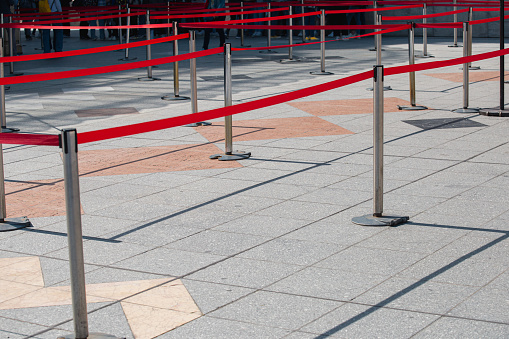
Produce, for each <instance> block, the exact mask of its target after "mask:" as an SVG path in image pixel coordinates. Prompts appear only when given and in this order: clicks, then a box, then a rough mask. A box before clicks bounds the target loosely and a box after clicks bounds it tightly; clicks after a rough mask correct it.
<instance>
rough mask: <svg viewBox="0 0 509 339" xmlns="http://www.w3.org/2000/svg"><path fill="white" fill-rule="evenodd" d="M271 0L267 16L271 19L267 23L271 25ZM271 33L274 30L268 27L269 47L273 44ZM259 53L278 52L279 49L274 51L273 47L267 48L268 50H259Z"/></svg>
mask: <svg viewBox="0 0 509 339" xmlns="http://www.w3.org/2000/svg"><path fill="white" fill-rule="evenodd" d="M270 8H271V6H270V2H269V3H268V4H267V9H268V11H267V18H268V19H269V20H268V21H267V25H268V26H269V27H270V26H271V21H270V17H271V12H270ZM271 35H272V30H271V29H270V28H269V29H267V47H269V48H270V46H272V42H271V39H270V38H271ZM259 53H277V51H274V50H272V49H266V50H263V51H259Z"/></svg>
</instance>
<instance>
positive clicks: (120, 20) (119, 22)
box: [118, 5, 124, 45]
mask: <svg viewBox="0 0 509 339" xmlns="http://www.w3.org/2000/svg"><path fill="white" fill-rule="evenodd" d="M121 14H122V6H121V5H118V15H121ZM118 24H119V26H122V17H120V16H119V17H118ZM123 40H124V38H123V36H122V28H119V29H118V42H119V43H120V44H121V45H122V41H123Z"/></svg>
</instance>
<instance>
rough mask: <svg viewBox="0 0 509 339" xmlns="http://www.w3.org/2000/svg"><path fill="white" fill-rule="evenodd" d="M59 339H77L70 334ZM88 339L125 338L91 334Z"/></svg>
mask: <svg viewBox="0 0 509 339" xmlns="http://www.w3.org/2000/svg"><path fill="white" fill-rule="evenodd" d="M57 339H76V335H75V334H74V333H73V334H68V335H64V336H61V337H58V338H57ZM87 339H125V337H116V336H114V335H111V334H105V333H97V332H95V333H94V332H93V333H89V334H88V337H87Z"/></svg>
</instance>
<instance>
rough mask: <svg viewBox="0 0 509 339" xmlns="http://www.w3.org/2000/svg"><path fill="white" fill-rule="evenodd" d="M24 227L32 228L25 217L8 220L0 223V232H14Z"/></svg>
mask: <svg viewBox="0 0 509 339" xmlns="http://www.w3.org/2000/svg"><path fill="white" fill-rule="evenodd" d="M25 227H32V223H31V222H30V220H28V218H27V217H21V218H8V219H4V221H2V222H0V232H9V231H15V230H20V229H22V228H25Z"/></svg>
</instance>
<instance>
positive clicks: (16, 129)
mask: <svg viewBox="0 0 509 339" xmlns="http://www.w3.org/2000/svg"><path fill="white" fill-rule="evenodd" d="M14 132H19V128H9V127H2V133H14Z"/></svg>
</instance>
